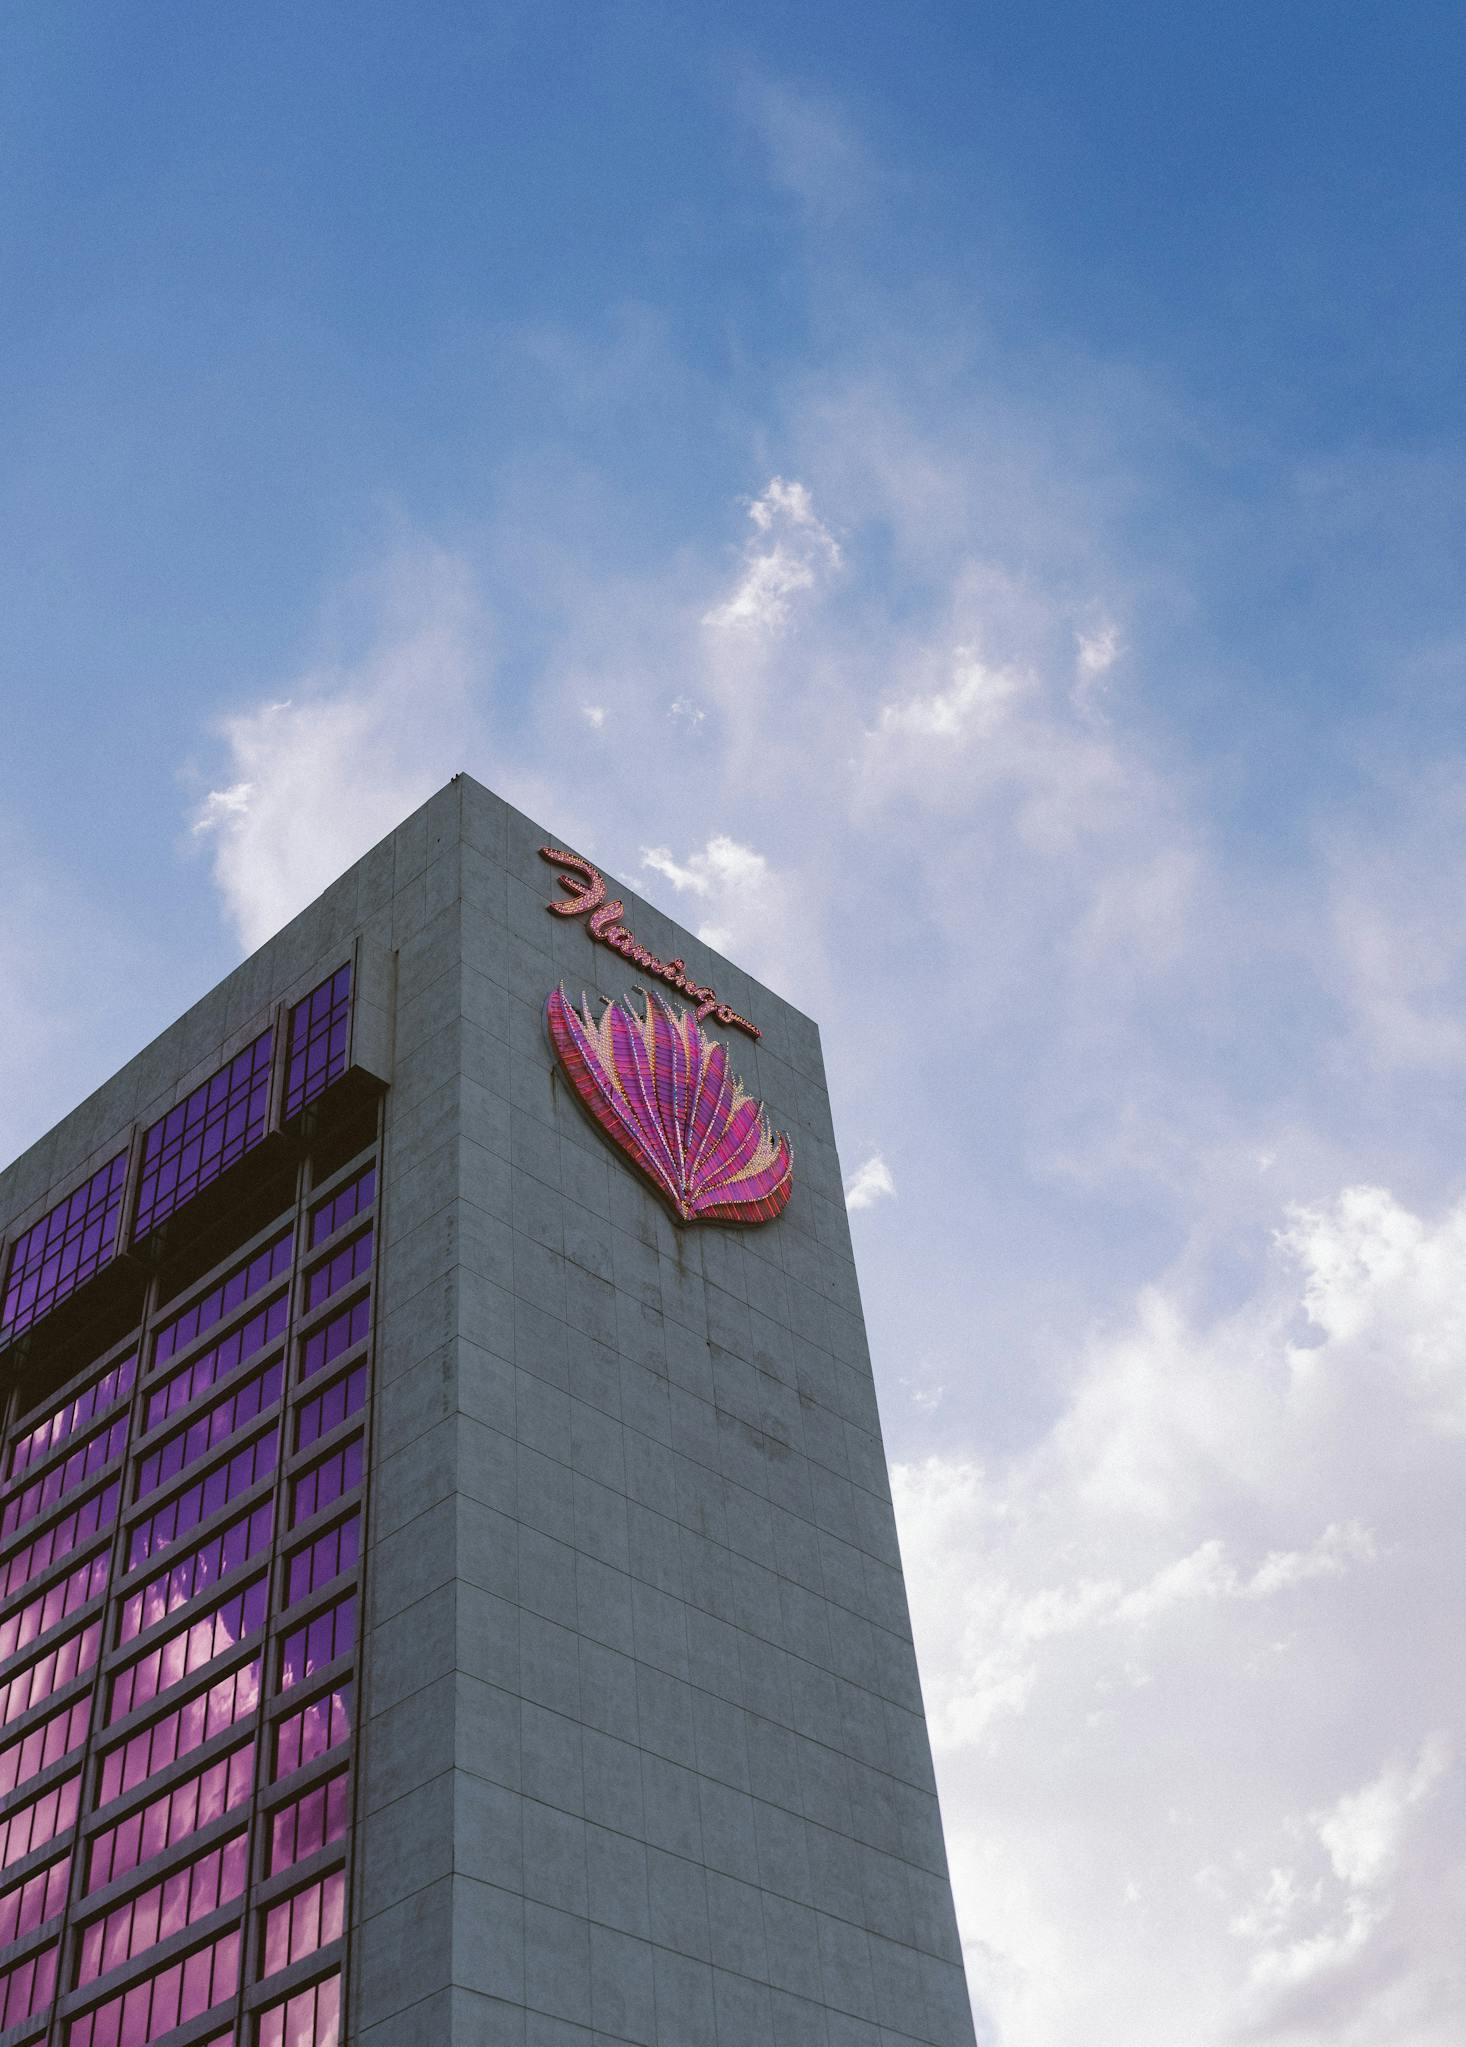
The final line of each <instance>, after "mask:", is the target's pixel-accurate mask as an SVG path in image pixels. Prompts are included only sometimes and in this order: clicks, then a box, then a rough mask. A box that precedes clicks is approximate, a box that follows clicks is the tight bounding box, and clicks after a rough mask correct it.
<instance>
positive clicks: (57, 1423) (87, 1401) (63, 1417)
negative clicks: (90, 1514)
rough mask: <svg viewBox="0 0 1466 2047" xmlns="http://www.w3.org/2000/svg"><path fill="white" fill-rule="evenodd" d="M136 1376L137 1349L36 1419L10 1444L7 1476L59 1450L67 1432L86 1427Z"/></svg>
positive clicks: (120, 1394) (10, 1476) (12, 1476)
mask: <svg viewBox="0 0 1466 2047" xmlns="http://www.w3.org/2000/svg"><path fill="white" fill-rule="evenodd" d="M136 1377H137V1353H136V1352H134V1353H133V1354H132V1356H131V1357H126V1358H123V1359H122V1360H121V1361H120V1362H119V1363H118V1364H115V1365H114V1366H113V1367H112V1369H111V1371H110V1372H104V1373H103V1374H102V1376H101V1378H100V1379H94V1380H93V1381H92V1383H91V1385H90V1386H85V1387H83V1388H82V1390H81V1392H80V1393H76V1394H73V1395H72V1397H71V1399H70V1400H68V1401H67V1402H66V1404H65V1406H64V1407H58V1408H55V1409H53V1410H52V1412H51V1413H50V1414H48V1415H46V1416H45V1417H44V1419H43V1420H41V1421H38V1422H35V1423H33V1424H32V1425H31V1427H30V1428H29V1429H27V1431H26V1433H25V1434H24V1435H23V1436H21V1437H20V1438H19V1439H18V1440H17V1441H16V1442H15V1444H14V1445H13V1446H12V1448H11V1452H10V1469H9V1471H8V1472H7V1473H6V1476H7V1477H8V1478H18V1477H19V1476H20V1474H21V1472H23V1471H24V1470H26V1469H27V1467H28V1466H30V1465H32V1464H35V1463H38V1462H39V1460H40V1459H41V1458H43V1457H49V1456H50V1454H51V1452H52V1451H53V1450H59V1449H60V1448H61V1445H62V1444H63V1443H64V1442H65V1441H66V1439H67V1437H68V1436H74V1435H75V1434H76V1432H77V1430H78V1429H82V1428H85V1427H86V1425H87V1423H88V1422H89V1421H91V1420H92V1419H93V1417H94V1416H96V1415H99V1414H101V1413H102V1412H103V1411H104V1409H106V1408H109V1407H110V1406H111V1405H112V1403H113V1401H114V1400H120V1399H121V1398H122V1396H123V1395H124V1394H125V1393H130V1392H131V1391H132V1382H133V1380H134V1379H135V1378H136Z"/></svg>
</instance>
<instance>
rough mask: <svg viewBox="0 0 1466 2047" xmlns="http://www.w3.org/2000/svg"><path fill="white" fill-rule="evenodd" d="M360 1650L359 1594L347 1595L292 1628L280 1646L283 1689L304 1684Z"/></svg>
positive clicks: (281, 1684)
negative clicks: (357, 1644) (358, 1627)
mask: <svg viewBox="0 0 1466 2047" xmlns="http://www.w3.org/2000/svg"><path fill="white" fill-rule="evenodd" d="M355 1646H356V1594H355V1593H354V1592H348V1593H346V1594H345V1595H344V1596H343V1597H342V1598H340V1599H337V1600H333V1601H332V1603H331V1605H330V1606H328V1607H325V1608H323V1610H322V1611H321V1612H320V1613H318V1614H315V1615H313V1616H312V1617H311V1619H310V1620H308V1621H302V1622H301V1624H300V1626H299V1627H298V1628H292V1629H291V1630H290V1633H289V1634H288V1635H287V1636H286V1637H285V1639H284V1641H283V1642H282V1643H281V1644H280V1689H281V1691H282V1692H283V1691H288V1690H289V1689H290V1687H291V1685H298V1684H304V1683H305V1681H306V1679H307V1678H311V1677H314V1676H315V1674H316V1672H317V1671H318V1670H324V1669H325V1667H326V1665H327V1664H328V1663H334V1662H335V1661H336V1658H337V1657H338V1656H345V1655H347V1654H348V1653H349V1652H350V1651H351V1650H352V1649H354V1648H355Z"/></svg>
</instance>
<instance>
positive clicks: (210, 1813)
mask: <svg viewBox="0 0 1466 2047" xmlns="http://www.w3.org/2000/svg"><path fill="white" fill-rule="evenodd" d="M254 1781H255V1749H254V1743H253V1742H252V1741H247V1742H245V1744H244V1746H243V1747H242V1748H237V1749H231V1751H230V1752H229V1754H228V1755H227V1756H220V1758H219V1759H218V1761H217V1762H214V1763H210V1764H209V1765H208V1766H207V1768H205V1769H202V1770H199V1771H197V1772H195V1774H194V1775H193V1776H192V1777H185V1778H184V1780H183V1782H182V1783H181V1784H175V1785H174V1787H173V1789H172V1790H171V1791H165V1792H163V1793H162V1795H161V1796H160V1797H158V1798H154V1799H152V1800H151V1801H150V1802H149V1803H148V1804H147V1805H143V1806H139V1807H138V1808H137V1810H136V1811H135V1812H130V1813H129V1814H128V1815H127V1818H126V1819H123V1820H119V1821H118V1822H117V1824H116V1826H114V1827H105V1828H103V1830H102V1832H101V1833H100V1834H94V1835H93V1836H92V1847H91V1859H90V1862H89V1863H88V1866H87V1890H88V1891H89V1892H90V1891H99V1890H100V1889H101V1888H102V1886H103V1884H110V1883H116V1882H117V1880H118V1878H119V1877H124V1876H126V1875H127V1874H128V1872H129V1871H130V1870H134V1869H137V1868H138V1867H139V1866H140V1865H141V1864H142V1863H144V1862H151V1861H152V1859H153V1857H154V1856H155V1855H161V1854H162V1853H163V1851H164V1849H165V1848H171V1847H173V1846H174V1844H175V1843H176V1842H178V1841H186V1840H188V1838H189V1837H190V1835H193V1834H196V1833H198V1831H199V1829H200V1828H201V1827H208V1826H212V1825H213V1823H214V1821H215V1820H217V1819H222V1818H223V1816H224V1814H225V1813H226V1812H233V1811H234V1809H235V1807H236V1806H238V1805H242V1804H243V1803H244V1801H245V1800H246V1799H247V1798H248V1797H249V1795H250V1792H251V1791H252V1790H253V1789H254Z"/></svg>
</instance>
